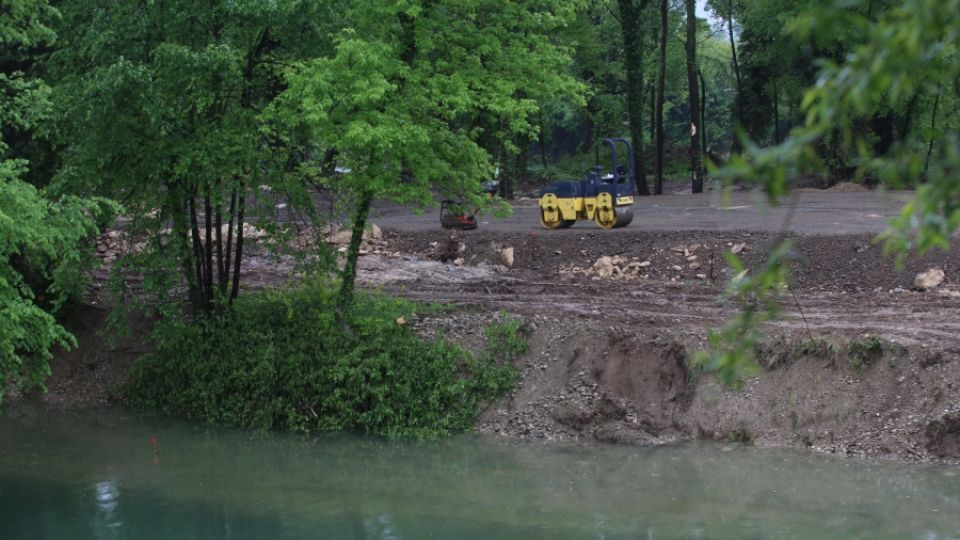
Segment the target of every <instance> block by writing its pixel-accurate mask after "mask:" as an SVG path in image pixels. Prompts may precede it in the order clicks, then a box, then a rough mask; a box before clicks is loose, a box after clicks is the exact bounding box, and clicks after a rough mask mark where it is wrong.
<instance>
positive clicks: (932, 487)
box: [0, 408, 960, 540]
mask: <svg viewBox="0 0 960 540" xmlns="http://www.w3.org/2000/svg"><path fill="white" fill-rule="evenodd" d="M85 538H91V539H115V538H129V539H166V540H175V539H218V538H223V539H247V538H249V539H271V538H272V539H307V538H309V539H314V538H316V539H352V540H359V539H364V540H374V539H377V540H387V539H396V540H413V539H427V538H433V539H448V538H449V539H490V540H510V539H524V540H537V539H551V540H558V539H559V540H562V539H568V538H569V539H674V538H676V539H681V538H682V539H725V538H729V539H752V538H757V539H761V538H762V539H768V538H772V539H801V538H803V539H806V538H810V539H847V538H862V539H871V540H875V539H885V538H890V539H923V540H942V539H960V469H958V468H956V467H948V466H931V465H910V464H894V463H870V462H861V461H853V460H841V459H831V458H825V457H821V456H815V455H811V454H808V453H804V452H796V451H781V450H769V449H757V448H750V447H744V446H737V445H714V444H694V445H683V446H678V447H670V448H655V449H644V448H629V447H619V446H583V445H557V444H537V443H525V442H517V441H506V440H499V439H489V438H482V437H478V436H473V435H464V436H458V437H454V438H453V439H449V440H445V441H441V442H431V443H412V442H395V441H393V442H391V441H383V440H378V439H372V438H364V437H353V436H331V437H321V438H316V437H306V436H291V435H276V434H269V435H266V434H259V435H258V434H250V433H246V432H242V431H237V430H229V429H222V428H211V427H208V426H203V425H196V424H190V423H184V422H177V421H172V420H168V419H159V418H156V417H145V416H142V415H137V414H132V413H125V412H123V411H116V410H104V411H88V412H83V413H63V412H59V413H50V412H45V411H42V410H38V409H31V408H20V409H19V410H9V411H5V412H4V415H3V416H0V539H3V540H18V539H24V540H27V539H29V540H43V539H51V540H54V539H55V540H60V539H85Z"/></svg>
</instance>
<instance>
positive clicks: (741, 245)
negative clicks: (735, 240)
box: [730, 242, 747, 255]
mask: <svg viewBox="0 0 960 540" xmlns="http://www.w3.org/2000/svg"><path fill="white" fill-rule="evenodd" d="M745 247H747V244H746V243H744V242H740V243H739V244H734V245H733V247H731V248H730V253H733V254H734V255H736V254H737V253H740V252H741V251H743V249H744V248H745Z"/></svg>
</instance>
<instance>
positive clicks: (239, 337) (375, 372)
mask: <svg viewBox="0 0 960 540" xmlns="http://www.w3.org/2000/svg"><path fill="white" fill-rule="evenodd" d="M334 305H335V300H334V298H333V296H332V294H331V293H330V292H328V289H327V288H325V287H323V286H309V287H305V288H302V289H298V290H293V291H282V292H278V291H272V292H262V293H258V294H255V295H250V296H249V297H248V298H246V299H243V300H241V301H240V302H239V303H238V304H237V305H236V306H235V309H234V310H233V311H232V312H231V313H230V314H229V315H226V316H221V317H218V318H215V319H206V320H201V321H185V320H169V321H166V322H163V323H161V324H160V325H159V327H158V329H157V331H156V334H155V338H156V342H157V349H156V351H155V352H153V353H151V354H148V355H146V356H144V357H143V358H141V359H140V360H139V361H138V362H137V363H136V364H135V366H134V368H133V370H132V372H131V377H130V380H129V382H128V383H127V385H126V387H125V395H126V397H127V399H128V401H129V402H130V403H131V404H132V405H134V406H137V407H140V408H155V409H158V410H160V411H162V412H165V413H169V414H176V415H183V416H187V417H192V418H202V419H205V420H208V421H211V422H217V423H226V424H233V425H239V426H245V427H253V428H258V429H286V430H295V431H313V430H322V431H329V430H356V431H365V432H369V433H375V434H380V435H388V436H417V437H429V436H434V435H438V434H442V433H446V432H451V431H458V430H463V429H466V428H468V427H469V426H470V425H471V423H472V421H473V419H474V418H475V417H476V415H477V414H478V413H479V411H480V407H481V405H482V404H483V403H485V402H487V401H489V400H491V399H494V398H496V397H498V396H499V395H501V394H503V393H504V392H506V391H507V390H509V389H510V388H511V386H512V385H513V382H514V380H515V378H516V371H515V370H514V368H513V367H512V366H511V365H510V360H512V358H514V357H515V356H516V355H518V354H520V353H522V352H523V351H524V350H525V349H526V341H525V340H524V339H523V338H522V337H521V335H520V334H521V332H522V329H523V328H522V326H521V325H520V324H519V322H517V321H513V320H510V319H507V318H502V321H501V322H499V323H495V324H493V325H491V326H490V327H489V328H488V331H487V349H486V351H485V352H484V353H482V354H480V355H476V356H475V355H472V354H470V353H469V352H468V351H465V350H463V349H461V348H459V347H457V346H456V345H454V344H452V343H450V342H448V341H446V340H444V339H442V338H440V339H436V340H426V339H423V338H421V337H419V336H417V335H416V334H415V333H414V332H412V331H411V329H410V328H409V326H408V325H406V324H404V323H403V321H402V320H399V318H400V317H404V316H407V317H408V316H409V315H410V314H411V313H412V312H413V308H414V306H413V305H412V304H410V303H408V302H404V301H401V300H396V299H390V298H387V297H384V296H380V295H369V294H367V295H361V296H358V298H357V302H356V306H355V308H354V310H353V311H352V314H351V316H350V317H349V322H340V321H338V320H337V317H336V315H335V309H334Z"/></svg>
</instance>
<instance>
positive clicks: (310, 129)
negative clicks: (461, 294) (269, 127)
mask: <svg viewBox="0 0 960 540" xmlns="http://www.w3.org/2000/svg"><path fill="white" fill-rule="evenodd" d="M573 5H574V3H573V2H564V1H559V0H557V1H519V2H517V1H505V0H478V1H474V2H460V1H451V0H429V1H395V2H379V3H376V4H370V3H368V2H357V3H355V4H352V5H350V6H348V8H347V13H346V16H345V20H346V21H349V23H350V25H349V26H346V25H344V26H343V27H342V28H341V29H340V30H339V32H337V33H336V35H335V38H334V51H333V53H332V54H330V55H327V56H322V57H317V58H312V59H309V60H305V61H302V62H297V63H295V64H293V66H292V67H291V68H290V69H288V70H287V71H286V73H285V74H284V75H285V80H286V82H287V84H288V88H287V89H286V90H285V91H284V93H283V95H282V96H281V98H280V99H279V100H277V102H275V103H273V104H272V105H271V107H270V108H269V118H270V121H271V122H272V123H273V124H274V125H276V126H278V130H279V131H280V132H281V133H305V134H307V135H306V137H307V139H309V140H310V141H311V142H312V149H311V152H313V153H316V154H321V153H325V154H328V155H332V156H334V159H335V161H336V164H337V165H339V166H341V167H345V168H348V169H350V171H351V172H350V174H347V175H343V176H342V177H338V178H335V179H332V178H331V179H329V180H331V181H335V185H336V189H337V190H338V191H339V192H340V193H343V194H345V195H347V196H348V197H349V198H350V199H352V200H354V201H355V208H354V212H352V215H353V220H354V223H355V224H356V223H359V224H360V225H361V226H362V224H363V221H364V220H365V219H366V214H367V212H368V210H369V207H370V203H371V201H372V200H373V199H389V200H392V201H395V202H399V203H407V204H416V205H419V206H429V205H433V204H435V196H436V194H437V193H440V194H441V195H444V196H445V197H446V198H449V199H455V200H464V201H465V203H466V204H468V205H469V207H471V208H476V207H480V206H483V205H484V204H485V203H486V201H485V200H484V198H483V197H482V194H481V193H480V189H479V186H480V183H481V182H482V181H484V180H488V179H490V178H492V177H493V176H494V174H495V173H494V163H493V162H492V158H491V155H490V153H489V152H488V150H487V148H485V146H484V145H483V144H481V141H482V139H484V138H486V139H491V138H492V139H493V140H495V141H496V145H497V146H501V147H505V148H507V149H509V150H511V151H512V152H514V153H515V152H516V148H515V147H514V146H513V145H512V142H511V141H512V138H513V137H514V136H517V137H525V138H528V139H530V138H533V137H534V136H535V135H536V130H537V128H536V125H535V123H534V121H533V120H534V118H535V115H536V113H537V112H538V111H539V105H538V100H537V98H538V97H543V96H553V95H555V94H565V93H566V94H575V93H576V92H577V90H578V89H579V85H578V84H577V83H576V82H575V81H574V80H573V79H572V78H571V77H569V76H568V75H567V73H566V72H567V68H568V65H569V55H568V53H567V51H565V50H564V49H563V48H561V47H558V46H557V45H555V44H554V43H552V41H551V39H550V35H551V32H552V31H553V30H555V29H557V28H560V27H562V26H563V24H565V22H566V21H567V20H569V19H570V18H571V16H572V14H573V9H572V8H573ZM491 124H492V127H491ZM485 128H486V129H485ZM356 248H357V246H356V245H353V244H352V245H351V248H350V249H349V251H348V257H347V259H348V260H347V263H346V265H345V268H344V271H343V273H342V291H341V297H342V298H343V303H344V304H345V305H344V307H347V306H346V304H348V303H349V302H348V300H349V296H350V291H351V290H352V288H353V281H354V275H353V272H354V268H355V265H356V257H357V255H356V253H357V249H356Z"/></svg>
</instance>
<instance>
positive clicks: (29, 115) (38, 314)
mask: <svg viewBox="0 0 960 540" xmlns="http://www.w3.org/2000/svg"><path fill="white" fill-rule="evenodd" d="M55 15H56V10H54V9H53V8H51V7H49V6H48V5H47V4H46V3H45V2H37V1H20V2H14V3H13V4H12V5H8V4H4V5H3V6H0V44H3V45H4V46H5V47H6V46H9V47H10V49H9V50H15V49H17V48H18V47H25V46H32V45H36V44H39V43H42V42H44V41H46V40H50V39H52V37H53V33H52V32H51V31H50V29H49V28H47V27H46V26H44V25H43V24H42V22H41V21H42V20H43V19H46V18H48V17H53V16H55ZM48 98H49V88H48V87H47V86H46V84H44V82H43V81H40V80H36V79H30V78H27V77H26V76H24V74H23V73H21V72H12V73H0V133H2V134H4V135H6V134H7V133H11V132H22V131H23V130H29V129H33V128H35V127H37V126H38V125H40V124H41V123H43V122H44V121H45V120H46V118H47V114H48V111H49V100H48ZM8 152H9V146H8V145H7V143H6V141H5V140H3V139H0V400H2V398H3V394H4V392H5V391H6V389H7V383H8V381H10V380H12V381H13V382H14V383H15V384H17V385H18V386H21V387H26V388H43V381H44V380H45V379H46V377H47V376H48V375H49V373H50V366H49V360H50V358H51V357H52V353H51V350H52V349H53V348H54V347H57V346H60V347H69V346H71V345H73V344H74V339H73V337H72V336H71V335H70V334H69V333H68V332H67V331H66V330H65V329H64V328H63V327H62V326H61V325H60V324H59V323H58V322H57V320H56V319H55V317H54V315H55V314H56V313H57V311H58V310H59V309H60V308H61V307H63V305H64V304H65V303H66V302H67V301H68V300H69V299H71V298H72V297H75V295H76V294H78V292H79V290H80V286H81V285H82V282H83V273H84V271H85V270H86V269H87V268H88V267H89V265H88V263H89V261H90V256H89V254H90V250H89V249H85V248H89V240H91V238H92V237H93V236H94V235H95V234H96V233H97V232H98V228H97V223H98V222H100V221H103V220H104V219H105V218H106V214H109V212H110V211H111V210H113V209H114V206H113V205H112V204H109V203H107V202H105V201H103V200H99V199H97V200H89V199H88V200H85V199H81V198H78V197H74V196H62V197H54V196H51V194H49V193H47V192H45V191H41V190H38V189H36V188H35V187H34V186H32V185H30V184H28V183H27V182H25V181H23V180H22V176H23V175H24V174H25V173H26V172H27V170H28V163H27V162H26V161H25V160H23V159H18V158H16V157H13V156H10V155H9V153H8Z"/></svg>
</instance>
